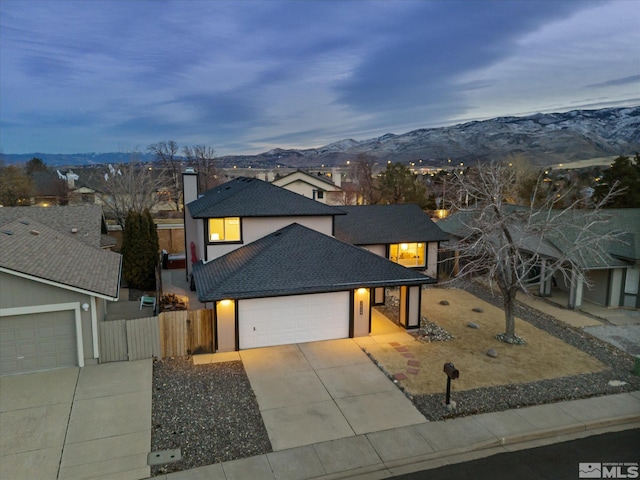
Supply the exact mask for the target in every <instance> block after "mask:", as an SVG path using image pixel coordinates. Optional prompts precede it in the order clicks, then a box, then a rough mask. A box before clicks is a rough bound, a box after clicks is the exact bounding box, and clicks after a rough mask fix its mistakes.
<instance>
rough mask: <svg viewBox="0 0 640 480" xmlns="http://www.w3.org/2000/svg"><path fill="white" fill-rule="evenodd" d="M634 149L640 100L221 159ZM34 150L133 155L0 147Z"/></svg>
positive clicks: (493, 155) (62, 159)
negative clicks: (634, 104) (623, 105)
mask: <svg viewBox="0 0 640 480" xmlns="http://www.w3.org/2000/svg"><path fill="white" fill-rule="evenodd" d="M214 147H215V146H214ZM635 152H640V106H638V107H626V108H604V109H600V110H573V111H570V112H566V113H549V114H543V113H538V114H535V115H529V116H526V117H498V118H494V119H491V120H485V121H476V122H469V123H463V124H460V125H454V126H451V127H441V128H422V129H419V130H413V131H411V132H408V133H404V134H401V135H394V134H392V133H388V134H386V135H383V136H381V137H377V138H372V139H369V140H363V141H357V140H353V139H346V140H340V141H338V142H335V143H331V144H329V145H326V146H324V147H320V148H310V149H302V150H298V149H288V150H284V149H280V148H276V149H273V150H270V151H268V152H264V153H261V154H258V155H231V156H224V157H219V158H218V161H219V163H220V166H222V167H230V166H233V165H237V166H238V167H247V166H253V167H254V168H255V167H262V168H269V167H272V166H275V165H283V166H289V167H303V168H304V167H315V166H320V165H323V164H324V165H327V166H330V165H340V164H341V165H344V164H345V163H346V161H347V160H353V159H355V157H356V156H357V155H359V154H365V155H369V156H372V157H375V158H376V159H378V160H379V161H384V162H386V161H389V160H390V161H392V162H410V161H418V160H423V163H427V164H434V165H438V164H441V163H442V162H446V161H447V159H452V160H453V161H456V162H457V161H463V162H464V161H472V160H487V159H503V158H509V157H514V156H520V157H523V158H525V159H527V160H529V161H530V162H531V163H532V164H534V165H541V166H542V165H551V164H557V163H563V162H566V163H569V162H572V161H576V160H587V159H592V158H599V157H608V156H617V155H633V154H634V153H635ZM34 156H36V157H39V158H41V159H42V160H43V161H44V162H45V163H46V164H47V165H49V166H78V165H91V164H100V163H119V162H122V161H126V159H127V158H128V155H127V154H124V153H84V154H80V153H79V154H70V155H59V154H46V153H33V154H24V155H13V154H3V155H2V154H0V157H2V158H3V159H4V160H5V162H6V163H20V162H26V161H28V160H29V159H31V158H32V157H34ZM140 160H141V161H145V162H146V161H152V160H153V157H152V156H151V155H150V154H141V155H140Z"/></svg>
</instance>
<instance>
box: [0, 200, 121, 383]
mask: <svg viewBox="0 0 640 480" xmlns="http://www.w3.org/2000/svg"><path fill="white" fill-rule="evenodd" d="M69 212H72V210H69ZM0 220H1V219H0ZM73 235H74V234H73V233H65V232H60V231H58V230H54V229H52V228H49V227H47V226H46V225H42V224H40V223H37V222H34V221H32V220H29V219H20V220H16V221H14V222H11V223H8V224H5V225H2V229H1V230H0V285H2V287H1V288H0V375H11V374H16V373H26V372H33V371H38V370H48V369H52V368H60V367H71V366H78V367H83V366H84V365H85V364H92V363H97V361H98V358H99V351H98V347H99V341H98V340H99V339H98V321H99V320H101V319H102V318H104V313H105V310H106V301H115V300H117V299H118V293H119V288H120V287H119V283H120V271H121V268H120V266H121V261H120V260H121V257H120V254H117V253H114V252H109V251H106V250H102V249H100V248H99V247H92V246H90V245H87V244H85V243H83V242H82V241H80V240H76V237H74V236H73Z"/></svg>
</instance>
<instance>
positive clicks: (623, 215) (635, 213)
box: [438, 208, 640, 269]
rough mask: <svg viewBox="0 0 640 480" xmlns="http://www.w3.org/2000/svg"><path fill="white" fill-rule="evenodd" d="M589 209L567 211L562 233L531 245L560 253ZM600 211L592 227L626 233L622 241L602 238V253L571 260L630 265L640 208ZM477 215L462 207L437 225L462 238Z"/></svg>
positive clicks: (639, 240)
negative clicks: (606, 240)
mask: <svg viewBox="0 0 640 480" xmlns="http://www.w3.org/2000/svg"><path fill="white" fill-rule="evenodd" d="M513 209H514V208H512V210H513ZM589 212H590V211H589V210H574V211H572V212H567V214H566V215H564V216H563V217H562V221H563V222H564V223H563V225H564V228H562V231H561V234H562V236H560V235H558V234H557V232H556V234H554V233H553V232H551V233H549V234H548V235H546V236H545V241H544V242H543V243H542V244H540V245H535V247H534V245H533V242H529V243H531V245H530V249H531V250H537V251H538V253H541V254H543V255H547V256H550V257H557V256H558V252H557V250H559V251H566V250H567V248H569V245H570V244H571V243H572V242H573V238H574V237H575V235H577V233H578V232H579V231H580V229H581V225H582V224H583V223H584V222H585V215H586V214H588V213H589ZM601 213H602V215H603V218H604V219H605V220H606V221H605V222H602V223H596V224H594V225H593V226H592V227H591V228H592V229H593V231H594V232H595V233H596V234H607V233H621V232H625V233H624V234H623V235H621V236H620V238H619V241H609V242H602V244H601V245H600V249H601V251H602V254H601V255H599V256H593V257H590V258H587V257H584V256H583V255H581V254H580V253H579V252H578V253H576V254H575V255H573V258H572V260H573V261H575V262H576V263H577V264H578V265H581V266H582V268H585V269H591V268H607V267H618V266H627V265H628V264H629V261H632V262H634V261H638V260H640V209H637V208H620V209H605V210H602V212H601ZM474 215H475V212H474V211H460V212H457V213H455V214H453V215H450V216H449V217H447V218H446V219H443V220H441V221H439V222H438V225H439V226H440V228H442V230H444V231H445V232H447V233H449V234H451V235H453V236H456V237H460V238H461V237H464V236H465V235H466V232H467V231H468V230H467V227H466V225H465V224H472V222H473V217H474ZM514 233H517V231H516V232H514ZM522 245H523V246H524V247H527V241H526V239H523V241H522Z"/></svg>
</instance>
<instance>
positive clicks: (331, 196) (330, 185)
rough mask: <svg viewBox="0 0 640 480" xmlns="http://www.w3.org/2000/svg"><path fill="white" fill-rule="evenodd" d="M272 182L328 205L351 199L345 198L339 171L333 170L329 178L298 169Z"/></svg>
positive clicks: (342, 202) (341, 203)
mask: <svg viewBox="0 0 640 480" xmlns="http://www.w3.org/2000/svg"><path fill="white" fill-rule="evenodd" d="M272 183H273V184H274V185H276V186H278V187H282V188H284V189H286V190H289V191H291V192H295V193H298V194H300V195H303V196H305V197H307V198H311V199H313V200H316V201H318V202H320V203H324V204H326V205H345V204H348V203H350V202H349V201H348V200H349V199H347V198H345V191H344V190H343V189H342V180H341V176H340V173H339V172H337V171H334V172H332V177H331V179H329V178H328V177H325V176H318V175H311V174H310V173H307V172H304V171H302V170H298V171H296V172H293V173H290V174H289V175H286V176H284V177H281V178H278V179H277V180H274V181H273V182H272ZM354 200H355V198H354Z"/></svg>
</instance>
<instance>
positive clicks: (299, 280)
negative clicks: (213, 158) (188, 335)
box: [184, 173, 435, 351]
mask: <svg viewBox="0 0 640 480" xmlns="http://www.w3.org/2000/svg"><path fill="white" fill-rule="evenodd" d="M195 179H196V176H195V175H194V174H190V173H185V174H184V185H185V193H184V198H185V199H189V198H193V199H194V200H192V201H191V202H189V203H187V205H186V208H185V241H186V243H187V245H189V248H187V254H188V258H187V260H188V261H187V272H188V273H191V272H192V273H193V279H194V283H195V287H196V290H197V293H198V299H199V300H200V301H201V302H203V303H205V304H206V303H209V302H211V303H212V304H213V305H212V308H213V312H214V336H215V344H216V350H218V351H225V350H237V349H243V348H254V347H259V346H268V345H280V344H287V343H297V342H307V341H315V340H328V339H334V338H345V337H354V336H360V335H368V334H369V333H370V329H371V307H372V305H375V304H376V303H384V288H385V287H399V289H400V309H399V317H400V323H401V324H402V325H404V326H405V327H406V328H417V327H419V325H420V290H421V285H423V284H428V283H435V280H434V279H433V278H431V277H428V276H426V275H424V274H422V273H420V272H417V271H415V270H410V269H408V268H405V267H403V266H401V265H398V264H396V263H394V262H390V261H389V260H387V259H385V258H382V257H380V256H378V255H376V254H374V253H371V252H369V251H367V250H366V249H363V248H360V247H357V246H354V245H351V244H348V243H344V242H342V241H340V240H337V239H335V238H334V232H335V222H336V219H337V218H338V217H340V216H341V215H344V213H343V212H342V209H341V208H337V207H330V206H326V205H323V204H321V203H319V202H317V201H314V200H311V199H309V198H306V197H304V196H302V195H299V194H296V193H293V192H290V191H288V190H286V189H283V188H280V187H277V186H275V185H272V184H269V183H266V182H263V181H261V180H256V179H252V178H245V177H241V178H236V179H234V180H232V181H230V182H227V183H225V184H222V185H220V186H217V187H215V188H213V189H211V190H209V191H207V192H206V193H205V194H204V195H202V196H201V197H198V195H197V192H196V188H197V187H196V183H195ZM192 243H193V247H191V244H192ZM192 264H193V265H192ZM378 292H381V295H378Z"/></svg>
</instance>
